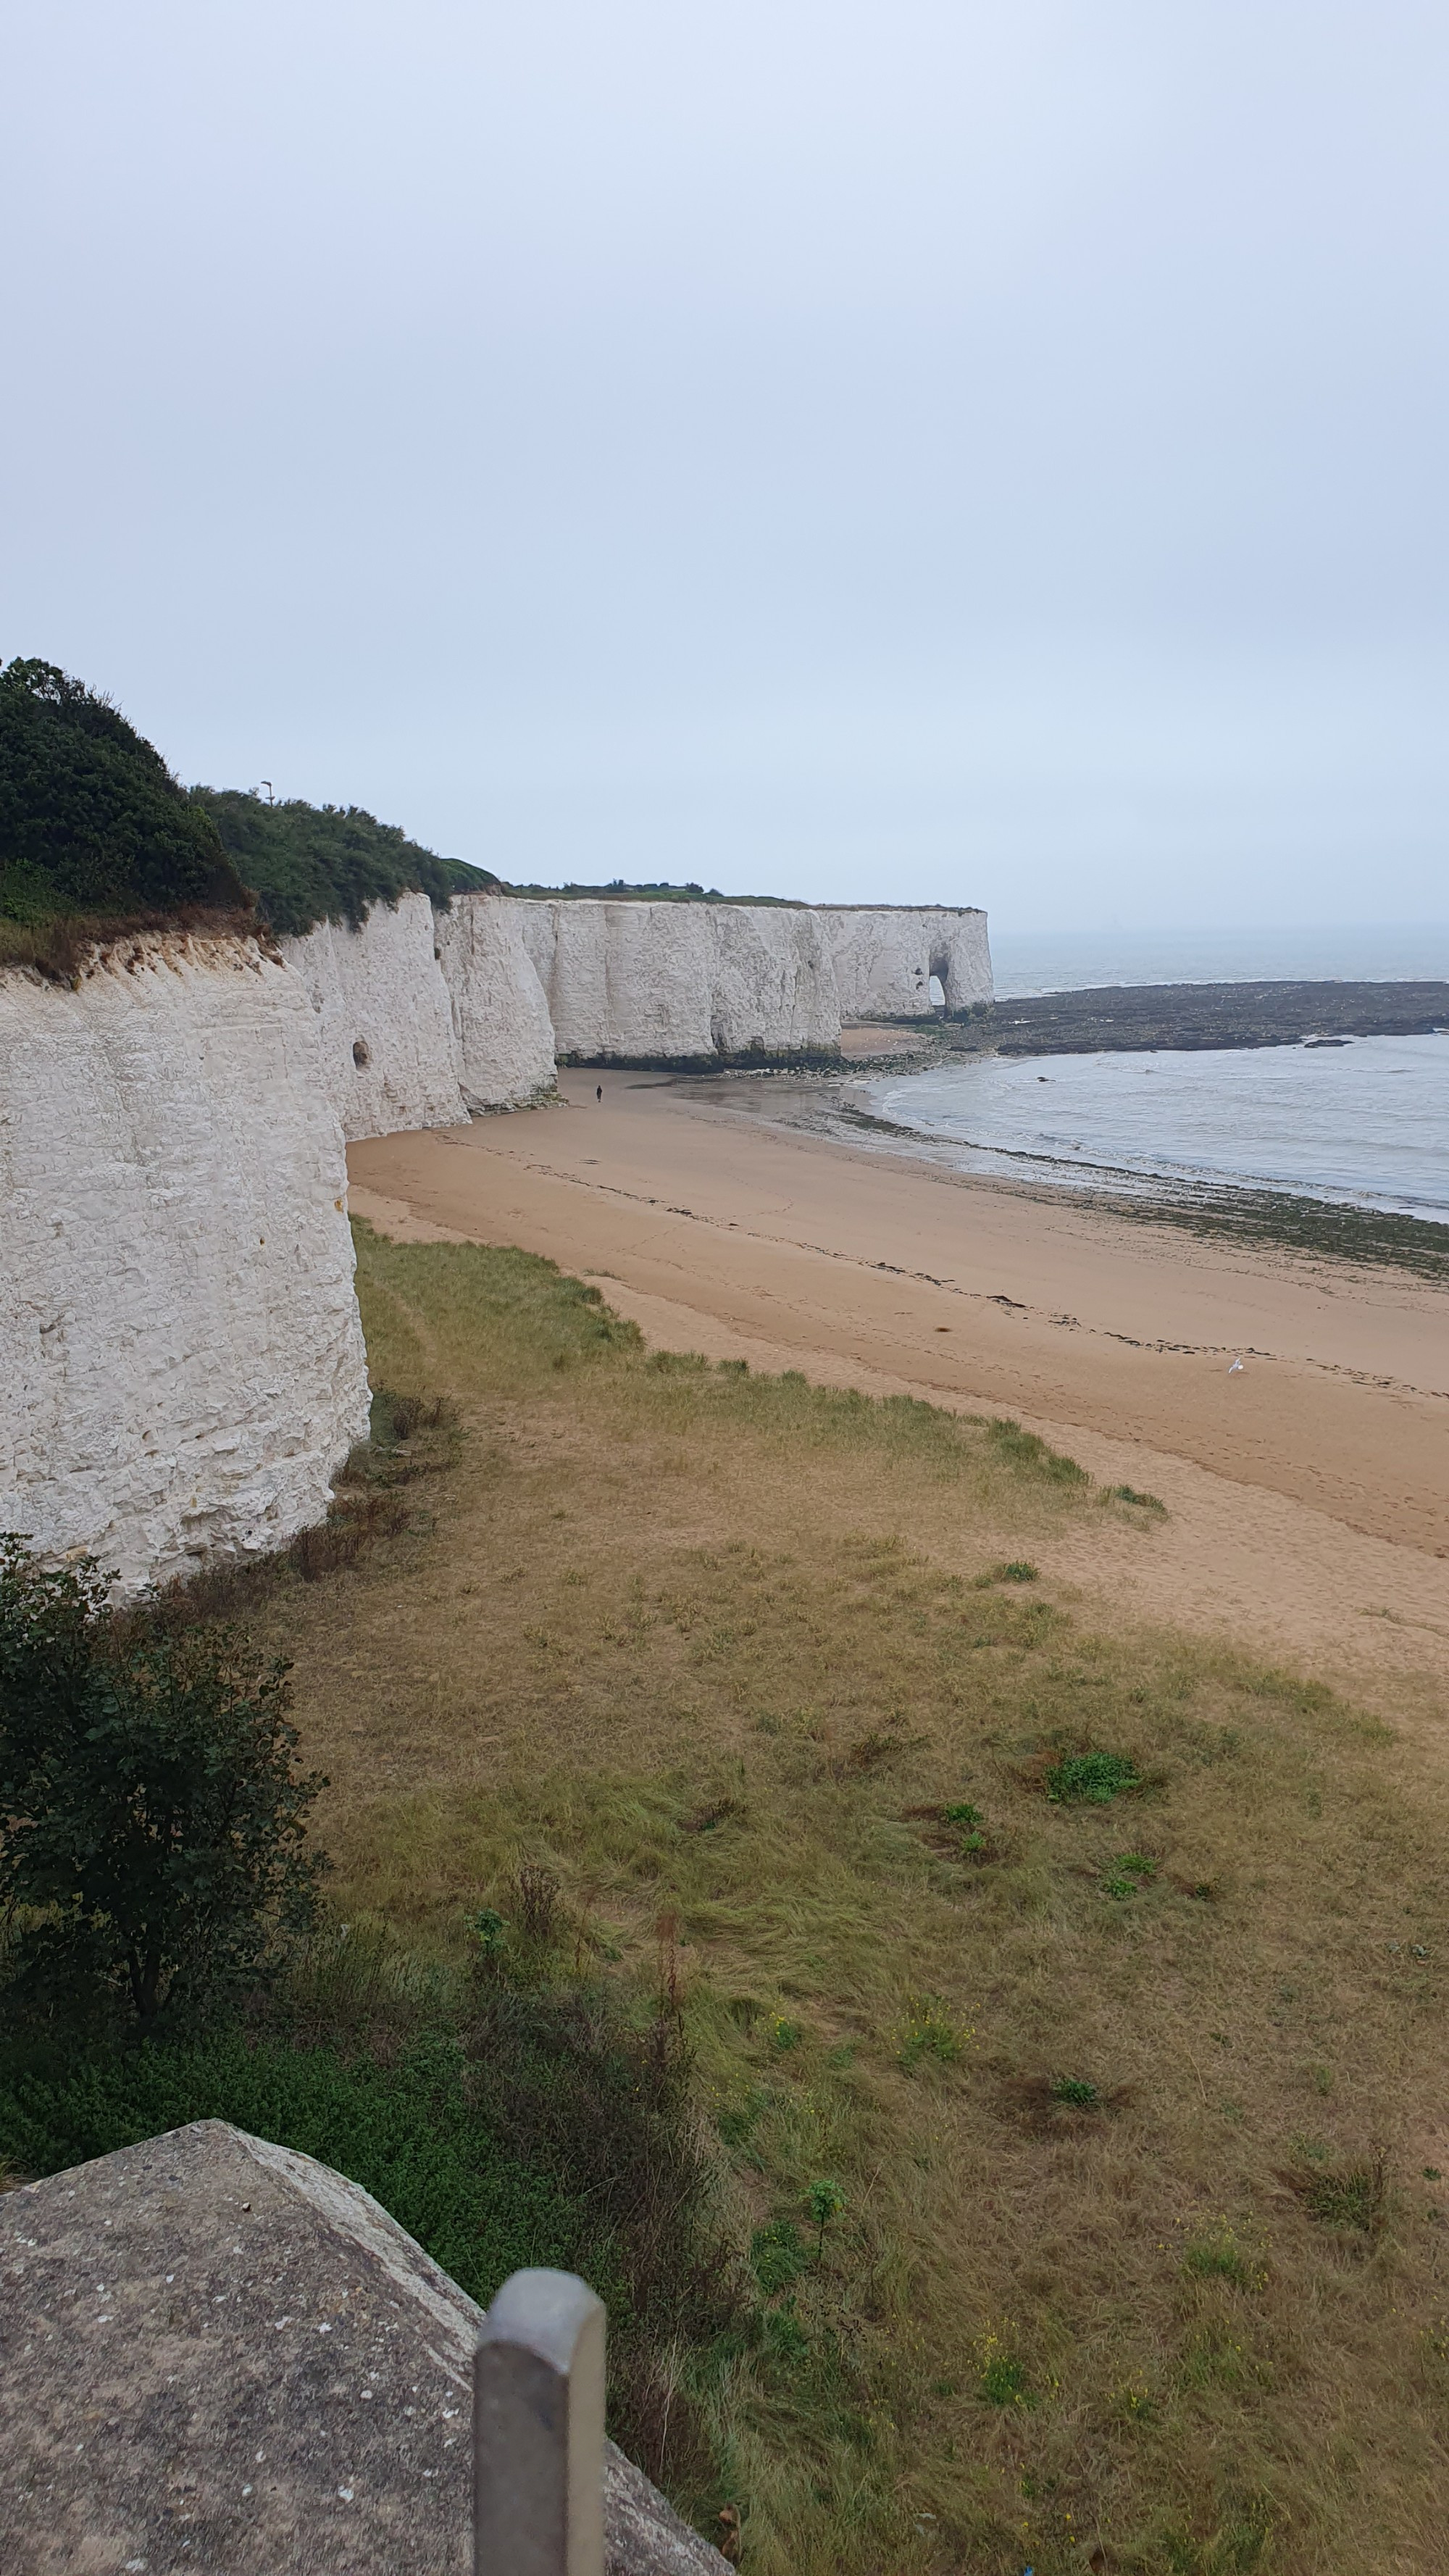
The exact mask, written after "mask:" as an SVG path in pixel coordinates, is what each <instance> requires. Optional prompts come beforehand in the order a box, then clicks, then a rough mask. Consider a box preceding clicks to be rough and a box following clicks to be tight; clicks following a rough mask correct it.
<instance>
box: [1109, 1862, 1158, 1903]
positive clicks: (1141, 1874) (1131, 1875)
mask: <svg viewBox="0 0 1449 2576" xmlns="http://www.w3.org/2000/svg"><path fill="white" fill-rule="evenodd" d="M1156 1876H1157V1863H1156V1861H1155V1860H1149V1859H1148V1857H1147V1854H1146V1853H1145V1852H1119V1853H1118V1854H1117V1857H1116V1859H1115V1860H1114V1861H1113V1863H1112V1865H1111V1867H1110V1869H1109V1870H1108V1872H1107V1874H1106V1876H1105V1878H1104V1879H1103V1881H1102V1894H1103V1895H1104V1896H1112V1897H1115V1898H1116V1899H1117V1901H1118V1903H1119V1904H1121V1903H1123V1902H1125V1900H1126V1899H1127V1898H1128V1897H1129V1896H1136V1895H1137V1893H1138V1891H1139V1890H1140V1889H1141V1888H1143V1887H1145V1886H1146V1884H1147V1881H1148V1880H1149V1879H1150V1878H1155V1877H1156Z"/></svg>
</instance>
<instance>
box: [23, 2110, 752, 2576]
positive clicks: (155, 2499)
mask: <svg viewBox="0 0 1449 2576" xmlns="http://www.w3.org/2000/svg"><path fill="white" fill-rule="evenodd" d="M483 2323H484V2319H483V2315H482V2311H481V2310H480V2309H479V2308H478V2307H477V2306H476V2305H475V2303H474V2301H473V2300H472V2299H470V2298H468V2297H467V2296H466V2295H465V2294H464V2292H463V2291H462V2290H460V2289H459V2288H458V2286H457V2283H456V2282H455V2281H452V2280H450V2279H449V2278H448V2275H447V2274H446V2273H445V2272H443V2271H441V2270H440V2269H439V2267H438V2265H437V2264H436V2263H434V2262H432V2261H431V2260H430V2258H429V2257H428V2256H427V2255H426V2254H425V2253H424V2252H423V2250H422V2248H421V2246H419V2245H416V2244H415V2243H414V2242H413V2239H412V2238H411V2237H410V2236H408V2235H407V2234H405V2232H404V2230H403V2229H402V2228H400V2227H399V2226H398V2225H397V2224H396V2222H395V2221H394V2220H393V2219H391V2218H389V2217H388V2215H387V2212H386V2211H385V2210H384V2209H382V2208H380V2207H379V2205H378V2203H377V2202H376V2201H375V2200H373V2199H372V2198H371V2197H370V2195H369V2194H368V2193H367V2192H365V2191H361V2190H359V2189H358V2187H357V2185H356V2184H355V2183H349V2182H345V2181H344V2180H343V2179H342V2177H341V2176H340V2175H339V2174H335V2173H333V2172H331V2171H330V2170H329V2169H328V2167H327V2166H325V2165H319V2164H315V2163H314V2162H313V2161H312V2159H311V2157H310V2156H301V2155H295V2154H293V2153H292V2152H291V2151H290V2150H289V2149H287V2148H285V2147H275V2146H270V2145H268V2144H267V2143H266V2142H265V2141H264V2140H262V2139H260V2138H252V2137H248V2136H247V2135H246V2134H245V2133H244V2132H243V2131H242V2130H239V2129H233V2128H231V2127H229V2126H228V2125H227V2123H226V2122H224V2121H221V2120H198V2121H195V2122H193V2123H192V2125H191V2126H190V2127H189V2128H185V2129H175V2130H172V2131H171V2132H170V2134H169V2135H167V2136H165V2137H161V2138H151V2139H148V2140H147V2141H146V2143H145V2144H144V2145H142V2146H137V2147H126V2148H123V2149H121V2150H120V2151H119V2152H118V2153H117V2154H115V2155H111V2156H102V2157H99V2158H98V2159H97V2160H96V2162H95V2163H93V2164H86V2165H77V2166H75V2167H74V2168H73V2169H72V2170H71V2171H70V2172H68V2173H61V2174H54V2175H52V2176H51V2177H50V2178H49V2179H48V2180H47V2181H45V2182H38V2183H31V2184H28V2185H26V2186H25V2187H24V2188H23V2189H21V2190H19V2191H13V2192H10V2193H7V2194H6V2195H4V2197H3V2198H0V2534H3V2546H0V2564H3V2567H4V2570H5V2576H62V2571H63V2576H92V2571H94V2576H112V2571H115V2576H120V2571H122V2570H123V2569H125V2568H127V2567H128V2566H129V2567H130V2568H133V2569H136V2570H137V2571H140V2570H144V2571H145V2576H184V2571H197V2570H200V2571H205V2576H292V2571H296V2576H404V2571H407V2576H472V2567H473V2509H472V2508H473V2425H472V2394H473V2376H474V2353H475V2349H476V2347H477V2343H478V2338H479V2333H480V2330H481V2328H482V2326H483ZM603 2525H604V2532H603V2537H604V2565H605V2569H606V2571H607V2576H721V2571H723V2569H724V2565H725V2562H724V2560H723V2559H722V2558H721V2557H720V2555H719V2553H718V2552H717V2551H716V2550H714V2549H712V2548H711V2547H710V2546H709V2543H708V2542H707V2541H704V2540H702V2539H701V2538H700V2537H699V2535H698V2534H697V2533H696V2532H693V2531H691V2530H690V2529H689V2527H688V2525H687V2524H685V2523H684V2522H682V2521H681V2520H680V2518H679V2516H678V2515H677V2514H676V2513H675V2512H674V2511H673V2510H672V2509H671V2507H670V2506H669V2505H668V2504H666V2503H665V2501H664V2498H663V2497H662V2496H661V2495H659V2494H658V2493H657V2492H656V2490H655V2489H654V2488H653V2487H652V2486H651V2485H650V2484H649V2481H648V2480H647V2478H645V2477H643V2476H641V2474H640V2472H639V2471H638V2470H637V2469H635V2468H634V2467H632V2466H631V2464H630V2463H629V2462H628V2461H627V2460H626V2459H625V2458H624V2457H623V2455H622V2453H621V2452H619V2451H617V2450H616V2449H615V2448H614V2446H613V2445H612V2443H607V2444H605V2446H604V2474H603ZM545 2563H547V2562H545ZM565 2565H566V2566H567V2565H568V2562H567V2561H565Z"/></svg>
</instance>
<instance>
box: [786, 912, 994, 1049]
mask: <svg viewBox="0 0 1449 2576" xmlns="http://www.w3.org/2000/svg"><path fill="white" fill-rule="evenodd" d="M816 918H817V920H818V921H819V922H820V924H821V928H822V931H823V933H824V936H825V939H826V942H827V945H828V947H829V950H830V957H831V963H832V965H833V967H834V971H835V982H836V989H837V991H838V993H839V996H840V1012H841V1017H842V1019H844V1020H846V1021H850V1020H857V1019H864V1020H870V1019H888V1020H914V1019H926V1018H929V1016H930V1011H931V977H932V976H933V975H934V976H935V977H936V978H937V980H938V982H939V983H940V985H941V989H942V991H943V993H944V994H945V997H946V1008H947V1010H948V1011H966V1010H969V1009H970V1008H971V1006H972V1004H973V1003H974V1002H989V1001H990V999H991V996H992V989H993V987H992V979H991V950H990V948H989V946H988V945H987V938H986V915H985V913H984V912H978V911H977V910H975V909H974V908H972V909H969V910H967V909H964V908H963V909H961V910H946V909H939V910H938V909H928V908H926V907H925V906H919V907H918V906H915V905H912V906H910V907H906V906H904V905H903V906H900V907H899V908H895V907H892V908H890V909H884V908H882V909H880V910H866V909H864V908H857V907H854V906H852V907H850V908H849V909H847V908H846V907H845V906H843V905H842V906H841V907H839V908H838V909H835V908H831V907H826V908H822V910H821V911H820V912H819V913H818V914H817V915H816Z"/></svg>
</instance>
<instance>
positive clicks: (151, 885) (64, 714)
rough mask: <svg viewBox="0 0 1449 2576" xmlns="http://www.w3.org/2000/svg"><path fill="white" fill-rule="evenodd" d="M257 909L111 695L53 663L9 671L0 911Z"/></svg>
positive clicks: (39, 917) (1, 707)
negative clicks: (251, 906)
mask: <svg viewBox="0 0 1449 2576" xmlns="http://www.w3.org/2000/svg"><path fill="white" fill-rule="evenodd" d="M189 905H196V906H204V907H207V908H209V909H220V910H224V911H233V910H241V909H249V905H248V899H247V896H246V894H245V892H244V890H243V887H242V883H241V880H240V878H239V877H238V876H237V874H236V871H235V870H234V869H233V867H232V865H231V863H230V861H229V859H228V858H227V855H226V851H225V850H224V848H223V846H222V842H221V837H220V835H219V833H218V831H217V828H216V824H215V823H214V821H213V820H212V817H211V816H210V815H209V814H207V813H204V812H203V811H202V809H201V808H200V807H199V806H197V805H193V804H192V802H191V800H190V798H189V797H188V796H187V795H186V793H185V790H184V789H183V788H182V787H180V786H179V785H178V783H177V781H176V780H175V779H174V778H173V777H172V775H171V772H170V770H169V769H168V768H167V766H166V763H165V761H164V760H163V759H162V757H161V754H160V753H159V751H157V750H155V749H154V747H153V746H152V745H151V744H150V743H149V742H147V741H146V740H145V739H144V737H143V736H142V735H141V734H139V733H137V732H136V730H135V727H134V726H133V725H129V724H128V723H127V722H126V719H125V717H124V716H123V715H122V714H121V713H120V712H119V710H118V709H117V708H116V707H113V706H112V704H111V702H110V700H109V698H104V697H98V696H96V695H95V694H94V693H93V692H92V691H91V690H90V689H87V688H86V687H84V686H83V684H82V683H81V682H80V681H79V680H73V679H71V678H70V677H69V676H68V674H67V673H66V672H64V671H60V670H57V669H56V667H55V665H54V664H53V663H51V662H36V661H19V660H17V661H14V662H11V663H10V664H8V666H7V667H6V669H5V670H4V671H3V672H0V917H3V918H7V919H9V920H11V921H16V922H21V923H26V924H41V923H44V922H46V921H48V920H51V919H54V918H55V917H57V916H61V915H66V914H84V915H89V916H101V917H105V916H109V917H112V918H117V917H121V918H124V917H130V918H134V917H136V916H137V915H138V914H142V915H144V914H154V913H170V912H175V911H177V910H179V909H182V908H184V907H186V906H189Z"/></svg>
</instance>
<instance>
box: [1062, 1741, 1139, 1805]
mask: <svg viewBox="0 0 1449 2576" xmlns="http://www.w3.org/2000/svg"><path fill="white" fill-rule="evenodd" d="M1045 1785H1046V1793H1047V1796H1048V1797H1049V1798H1050V1799H1051V1801H1052V1804H1053V1805H1054V1806H1059V1807H1065V1806H1079V1805H1085V1806H1089V1807H1105V1806H1109V1805H1110V1803H1111V1801H1112V1800H1113V1799H1114V1798H1116V1797H1119V1796H1120V1795H1121V1793H1122V1791H1123V1790H1124V1789H1139V1788H1140V1787H1141V1785H1142V1774H1141V1772H1140V1771H1139V1770H1138V1768H1137V1765H1136V1763H1135V1762H1134V1761H1133V1760H1132V1758H1131V1756H1130V1754H1126V1753H1101V1752H1095V1753H1064V1754H1063V1755H1062V1757H1061V1759H1060V1761H1058V1762H1054V1763H1052V1765H1051V1767H1050V1769H1049V1770H1048V1771H1047V1773H1046V1780H1045Z"/></svg>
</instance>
